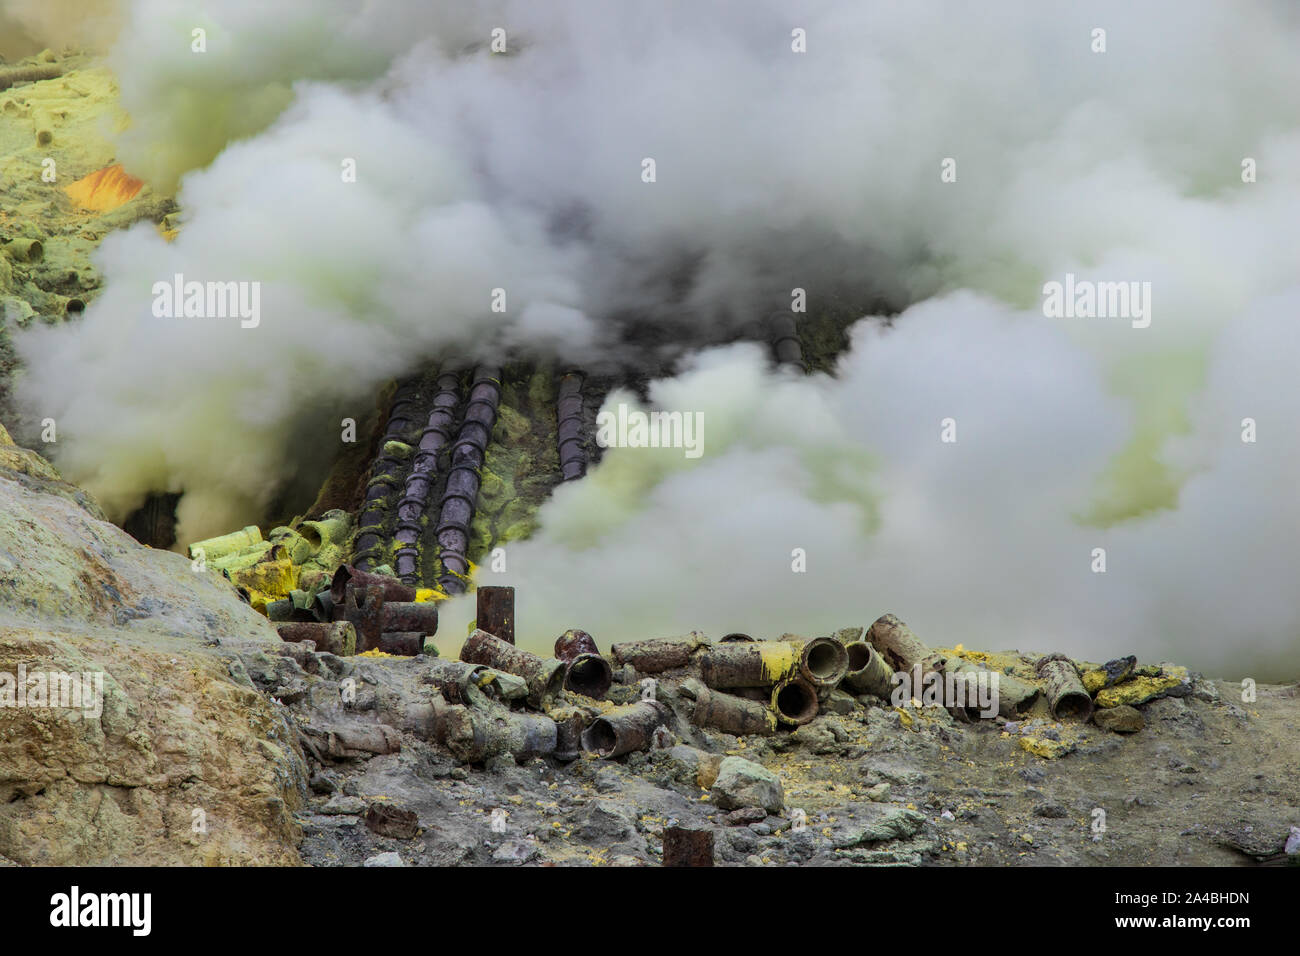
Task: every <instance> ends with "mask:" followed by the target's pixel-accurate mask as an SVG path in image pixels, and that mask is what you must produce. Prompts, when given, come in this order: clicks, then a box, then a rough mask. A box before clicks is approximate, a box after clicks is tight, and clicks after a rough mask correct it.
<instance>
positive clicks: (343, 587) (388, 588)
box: [329, 564, 415, 604]
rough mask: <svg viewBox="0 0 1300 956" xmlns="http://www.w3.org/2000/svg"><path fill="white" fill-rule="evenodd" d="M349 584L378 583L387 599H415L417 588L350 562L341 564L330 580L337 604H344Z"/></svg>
mask: <svg viewBox="0 0 1300 956" xmlns="http://www.w3.org/2000/svg"><path fill="white" fill-rule="evenodd" d="M349 584H352V585H355V586H356V587H360V588H365V587H367V586H369V585H372V584H373V585H378V586H379V587H381V588H383V591H384V600H385V601H406V602H409V601H414V600H415V588H413V587H411V586H409V585H407V584H405V583H403V582H402V581H401V580H399V579H398V578H395V577H392V576H391V575H387V574H373V573H371V572H369V571H362V570H361V569H360V568H357V567H355V566H353V565H350V564H342V565H339V569H338V570H337V571H335V572H334V577H333V578H332V579H331V580H330V590H329V594H330V597H331V598H332V599H333V601H334V603H335V604H342V603H343V600H344V598H345V597H346V596H347V587H348V585H349Z"/></svg>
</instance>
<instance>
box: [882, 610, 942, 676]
mask: <svg viewBox="0 0 1300 956" xmlns="http://www.w3.org/2000/svg"><path fill="white" fill-rule="evenodd" d="M866 640H867V642H868V643H869V644H871V645H872V646H873V647H875V649H876V650H877V651H879V652H880V654H881V656H882V657H884V659H885V663H887V664H888V665H889V666H890V667H892V668H893V669H894V670H896V671H910V670H912V669H913V668H914V667H916V665H918V664H920V665H921V673H923V674H925V673H930V672H932V671H934V672H937V671H942V670H943V665H944V661H945V658H944V656H943V655H942V654H939V653H938V652H936V651H934V650H932V649H931V648H930V647H928V646H926V644H925V643H924V642H923V641H922V640H921V639H920V638H919V637H917V636H916V635H915V634H913V633H912V631H911V628H909V627H908V626H907V625H906V624H904V623H903V622H902V621H900V620H899V619H898V618H897V617H895V616H894V615H893V614H886V615H884V616H882V617H881V618H879V619H878V620H877V621H876V622H875V623H874V624H872V625H871V629H870V630H869V631H867V636H866Z"/></svg>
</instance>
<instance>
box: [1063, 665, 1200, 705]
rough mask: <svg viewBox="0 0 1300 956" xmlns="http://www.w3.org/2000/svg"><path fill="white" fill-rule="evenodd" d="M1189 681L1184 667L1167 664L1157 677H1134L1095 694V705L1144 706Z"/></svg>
mask: <svg viewBox="0 0 1300 956" xmlns="http://www.w3.org/2000/svg"><path fill="white" fill-rule="evenodd" d="M1190 679H1191V678H1190V676H1189V675H1188V673H1187V668H1186V667H1179V666H1176V665H1172V664H1167V665H1165V667H1164V668H1163V669H1162V671H1161V673H1160V676H1159V677H1134V678H1132V679H1131V680H1128V681H1125V682H1124V683H1123V684H1117V685H1116V686H1114V687H1107V688H1106V689H1105V690H1103V691H1100V692H1099V693H1098V694H1097V697H1096V703H1097V706H1098V707H1118V706H1119V705H1120V704H1128V705H1129V706H1130V707H1132V706H1135V705H1137V704H1144V703H1146V702H1147V701H1149V700H1151V699H1152V698H1155V697H1159V696H1160V695H1161V694H1167V693H1169V691H1171V690H1173V689H1174V688H1176V687H1179V686H1181V685H1183V684H1185V683H1187V682H1188V681H1189V680H1190ZM1085 686H1087V685H1086V684H1085Z"/></svg>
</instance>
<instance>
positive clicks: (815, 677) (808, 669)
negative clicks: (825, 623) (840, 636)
mask: <svg viewBox="0 0 1300 956" xmlns="http://www.w3.org/2000/svg"><path fill="white" fill-rule="evenodd" d="M848 671H849V652H848V651H847V650H845V649H844V645H843V644H841V643H840V642H839V641H837V640H835V639H833V638H830V637H814V638H813V639H812V640H811V641H805V642H804V643H803V646H802V647H800V648H799V673H800V674H802V675H803V679H804V680H806V681H807V682H808V683H810V684H812V685H813V686H814V687H816V688H818V689H829V688H832V687H835V686H836V685H837V684H839V682H840V681H842V680H843V679H844V675H845V674H847V673H848Z"/></svg>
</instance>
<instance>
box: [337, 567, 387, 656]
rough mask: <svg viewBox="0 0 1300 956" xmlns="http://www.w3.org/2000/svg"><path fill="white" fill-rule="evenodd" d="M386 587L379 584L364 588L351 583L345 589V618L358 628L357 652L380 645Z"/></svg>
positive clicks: (382, 631)
mask: <svg viewBox="0 0 1300 956" xmlns="http://www.w3.org/2000/svg"><path fill="white" fill-rule="evenodd" d="M383 611H384V589H383V587H382V586H380V585H378V584H369V585H366V586H365V587H364V588H358V587H357V586H356V585H353V584H349V585H348V586H347V587H346V589H345V590H344V605H343V619H344V620H346V621H350V622H351V623H352V625H353V627H355V628H356V629H357V653H358V654H360V653H361V652H363V651H369V650H373V649H374V648H376V647H378V646H379V639H380V637H382V636H383V633H384V619H383Z"/></svg>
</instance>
